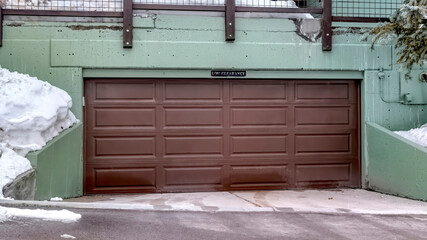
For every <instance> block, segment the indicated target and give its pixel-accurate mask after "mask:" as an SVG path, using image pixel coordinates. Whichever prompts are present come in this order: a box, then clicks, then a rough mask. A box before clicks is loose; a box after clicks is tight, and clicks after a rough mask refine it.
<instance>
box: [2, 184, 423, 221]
mask: <svg viewBox="0 0 427 240" xmlns="http://www.w3.org/2000/svg"><path fill="white" fill-rule="evenodd" d="M0 205H3V206H34V207H61V208H86V209H135V210H137V209H139V210H154V211H198V212H313V213H332V214H379V215H382V214H385V215H405V214H415V215H427V202H423V201H416V200H410V199H406V198H400V197H395V196H390V195H385V194H381V193H376V192H372V191H366V190H362V189H338V190H304V191H296V190H294V191H292V190H286V191H233V192H196V193H164V194H133V195H94V196H84V197H80V198H73V199H66V200H64V201H62V202H48V201H8V200H0Z"/></svg>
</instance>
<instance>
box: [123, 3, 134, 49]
mask: <svg viewBox="0 0 427 240" xmlns="http://www.w3.org/2000/svg"><path fill="white" fill-rule="evenodd" d="M132 4H133V2H132V0H123V47H124V48H131V47H132V40H133V6H132Z"/></svg>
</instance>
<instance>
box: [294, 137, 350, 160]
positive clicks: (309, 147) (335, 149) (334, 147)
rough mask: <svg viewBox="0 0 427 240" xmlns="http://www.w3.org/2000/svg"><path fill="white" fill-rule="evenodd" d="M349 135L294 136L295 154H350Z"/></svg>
mask: <svg viewBox="0 0 427 240" xmlns="http://www.w3.org/2000/svg"><path fill="white" fill-rule="evenodd" d="M351 139H352V136H351V134H313V135H308V134H307V135H295V141H294V142H295V154H296V155H308V154H317V155H318V154H336V153H340V154H352V149H351V147H352V144H351Z"/></svg>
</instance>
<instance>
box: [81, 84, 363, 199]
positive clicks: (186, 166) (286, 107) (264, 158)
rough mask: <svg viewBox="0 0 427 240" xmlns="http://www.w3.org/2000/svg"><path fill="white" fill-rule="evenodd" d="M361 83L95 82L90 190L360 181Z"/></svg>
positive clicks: (89, 106) (89, 108) (88, 131)
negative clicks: (359, 86)
mask: <svg viewBox="0 0 427 240" xmlns="http://www.w3.org/2000/svg"><path fill="white" fill-rule="evenodd" d="M357 87H358V86H357V83H356V81H340V80H327V81H323V80H240V79H237V80H228V79H214V80H212V79H207V80H203V79H189V80H178V79H154V80H153V79H93V80H86V81H85V94H86V95H87V96H86V98H87V99H88V100H87V101H86V107H85V114H86V115H85V117H86V121H87V122H86V124H85V138H86V140H85V142H86V151H85V167H86V171H85V181H86V183H85V184H86V193H127V192H128V193H136V192H179V191H216V190H241V189H246V190H249V189H287V188H324V187H329V188H330V187H339V186H347V187H359V186H360V161H359V130H358V128H359V119H358V117H359V113H358V109H359V108H358V104H359V103H358V99H359V98H358V89H357Z"/></svg>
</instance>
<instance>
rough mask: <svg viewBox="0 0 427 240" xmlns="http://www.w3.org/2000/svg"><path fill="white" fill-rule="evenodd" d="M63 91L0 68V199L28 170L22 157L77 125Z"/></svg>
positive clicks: (69, 101)
mask: <svg viewBox="0 0 427 240" xmlns="http://www.w3.org/2000/svg"><path fill="white" fill-rule="evenodd" d="M71 105H72V102H71V97H70V96H69V95H68V94H67V93H66V92H65V91H63V90H61V89H59V88H56V87H54V86H52V85H50V84H49V83H47V82H44V81H40V80H38V79H37V78H34V77H30V76H28V75H24V74H19V73H16V72H9V71H8V70H7V69H3V68H1V66H0V197H2V196H3V194H2V189H3V186H4V185H5V184H7V183H8V182H10V181H11V180H13V179H14V178H15V177H16V176H17V175H19V174H21V173H23V172H25V171H27V170H29V169H31V165H30V162H29V161H28V160H27V159H26V158H24V156H25V155H26V154H27V153H28V152H30V151H34V150H39V149H41V148H42V147H43V146H44V145H46V142H47V141H49V140H51V139H52V138H53V137H55V136H57V135H58V134H59V132H61V131H62V130H64V129H67V128H69V127H71V126H72V125H73V124H74V123H76V122H77V119H76V118H75V116H74V114H73V113H72V112H71V111H70V108H71Z"/></svg>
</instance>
